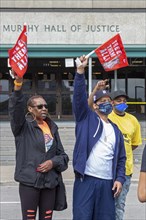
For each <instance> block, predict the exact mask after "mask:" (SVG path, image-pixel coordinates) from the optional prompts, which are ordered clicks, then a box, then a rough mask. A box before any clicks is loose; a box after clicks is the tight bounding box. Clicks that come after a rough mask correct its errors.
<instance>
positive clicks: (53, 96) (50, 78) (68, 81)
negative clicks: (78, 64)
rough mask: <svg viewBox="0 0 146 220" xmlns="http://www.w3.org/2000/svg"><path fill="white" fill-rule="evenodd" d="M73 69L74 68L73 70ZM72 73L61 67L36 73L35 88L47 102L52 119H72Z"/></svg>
mask: <svg viewBox="0 0 146 220" xmlns="http://www.w3.org/2000/svg"><path fill="white" fill-rule="evenodd" d="M73 71H74V70H73ZM73 74H74V73H72V72H71V71H70V72H65V71H64V69H62V68H56V69H54V70H53V71H50V70H49V68H48V70H46V71H43V72H42V71H41V72H37V73H36V77H35V90H36V93H37V94H40V95H42V96H43V97H44V98H45V100H46V101H47V103H48V107H49V113H50V115H51V117H52V118H54V119H59V120H61V119H63V120H65V119H70V120H71V119H73V116H72V96H73V78H74V76H73Z"/></svg>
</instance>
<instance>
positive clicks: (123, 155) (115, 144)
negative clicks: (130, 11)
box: [9, 56, 146, 220]
mask: <svg viewBox="0 0 146 220" xmlns="http://www.w3.org/2000/svg"><path fill="white" fill-rule="evenodd" d="M79 60H80V65H77V68H76V73H75V78H74V93H73V114H74V118H75V124H76V128H75V137H76V141H75V146H74V151H73V170H74V174H75V180H74V185H73V220H79V219H80V220H123V219H124V208H125V204H126V196H127V194H128V191H129V188H130V184H131V178H132V174H133V164H134V162H133V150H135V149H136V148H137V147H138V146H139V145H141V144H142V140H141V128H140V124H139V122H138V120H137V119H136V117H134V116H133V115H132V114H129V113H127V112H126V109H127V108H128V105H127V99H128V95H127V94H126V93H125V92H124V91H121V90H118V91H114V92H112V93H110V92H109V91H108V87H109V85H108V84H107V82H108V81H107V80H101V81H98V82H97V84H96V86H95V88H94V89H93V91H92V93H91V94H90V96H89V97H88V96H87V91H86V85H85V69H86V67H87V65H88V58H86V57H85V56H81V57H80V58H79ZM13 74H14V76H15V80H14V89H13V92H12V94H11V96H10V98H9V115H10V122H11V129H12V132H13V135H14V138H15V145H16V167H15V175H14V177H15V180H16V181H17V182H19V196H20V201H21V210H22V219H23V220H28V219H33V220H34V219H36V215H37V210H38V211H39V214H38V216H39V220H45V219H52V216H53V211H54V210H58V211H61V210H64V209H66V208H67V199H66V190H65V185H64V183H63V178H62V172H63V171H65V170H66V169H67V168H68V162H69V157H68V155H67V154H66V152H65V150H64V147H63V145H62V142H61V139H60V136H59V132H58V127H57V125H56V124H55V122H54V121H53V120H52V119H51V118H50V116H49V109H48V106H47V102H46V100H45V99H44V98H43V97H42V96H40V95H34V96H32V97H30V98H29V100H28V101H27V106H25V97H24V94H23V78H20V77H18V76H17V74H16V73H14V72H13ZM26 107H27V113H26V112H25V108H26ZM137 194H138V199H139V201H140V202H146V146H145V149H144V151H143V156H142V164H141V170H140V176H139V183H138V189H137Z"/></svg>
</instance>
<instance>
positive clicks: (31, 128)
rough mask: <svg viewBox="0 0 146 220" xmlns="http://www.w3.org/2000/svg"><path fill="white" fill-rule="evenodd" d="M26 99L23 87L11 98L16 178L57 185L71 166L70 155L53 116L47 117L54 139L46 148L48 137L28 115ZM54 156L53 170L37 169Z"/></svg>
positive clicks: (38, 185)
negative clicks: (69, 164) (50, 145)
mask: <svg viewBox="0 0 146 220" xmlns="http://www.w3.org/2000/svg"><path fill="white" fill-rule="evenodd" d="M24 103H25V100H24V96H23V94H22V91H21V90H20V91H14V92H13V93H12V95H11V96H10V99H9V114H10V120H11V129H12V132H13V134H14V137H15V145H16V168H15V180H16V181H18V182H20V183H22V184H25V185H29V186H34V187H36V188H40V189H41V188H50V189H52V188H55V187H56V186H57V185H58V182H59V179H60V175H61V172H63V171H65V170H66V169H67V168H68V161H69V158H68V156H67V154H66V153H65V152H64V149H63V146H62V143H61V140H60V137H59V133H58V127H57V125H56V124H55V123H54V122H53V121H52V120H51V119H49V118H47V119H46V120H45V121H46V122H47V124H48V125H49V127H50V129H51V133H52V135H53V138H54V141H53V145H52V147H51V148H50V150H49V151H48V152H45V141H44V136H43V132H42V130H41V129H40V128H39V126H38V125H37V123H36V121H35V120H34V121H32V122H31V121H28V120H26V118H25V107H26V106H24V105H25V104H24ZM50 159H51V160H52V162H53V169H51V170H50V171H49V172H45V173H40V172H37V171H36V170H37V167H38V166H39V164H41V163H43V162H44V161H46V160H50Z"/></svg>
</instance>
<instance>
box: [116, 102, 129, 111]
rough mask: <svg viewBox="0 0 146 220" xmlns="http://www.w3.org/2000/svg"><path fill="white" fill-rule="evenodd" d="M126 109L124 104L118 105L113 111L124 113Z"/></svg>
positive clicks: (126, 106)
mask: <svg viewBox="0 0 146 220" xmlns="http://www.w3.org/2000/svg"><path fill="white" fill-rule="evenodd" d="M127 108H128V105H127V104H126V103H120V104H118V105H115V109H116V110H118V111H119V112H124V111H125V110H126V109H127Z"/></svg>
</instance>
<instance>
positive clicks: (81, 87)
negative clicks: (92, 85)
mask: <svg viewBox="0 0 146 220" xmlns="http://www.w3.org/2000/svg"><path fill="white" fill-rule="evenodd" d="M80 61H81V65H80V66H77V71H76V75H75V79H74V93H73V112H74V115H75V119H76V121H78V122H79V121H81V120H83V119H84V118H85V117H86V115H87V112H88V110H89V107H88V103H87V91H86V85H85V76H84V73H85V67H86V66H87V62H88V60H87V59H86V58H85V56H82V57H80Z"/></svg>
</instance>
